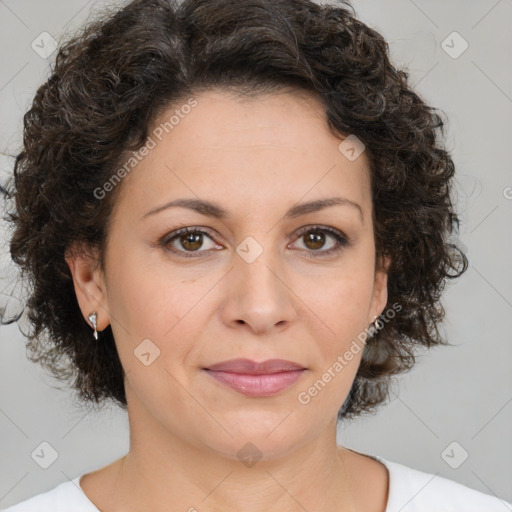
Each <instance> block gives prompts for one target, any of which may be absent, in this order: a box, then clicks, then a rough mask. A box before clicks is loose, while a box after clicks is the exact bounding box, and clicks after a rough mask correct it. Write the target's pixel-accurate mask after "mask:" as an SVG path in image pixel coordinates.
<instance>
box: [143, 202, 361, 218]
mask: <svg viewBox="0 0 512 512" xmlns="http://www.w3.org/2000/svg"><path fill="white" fill-rule="evenodd" d="M332 206H350V207H352V208H354V209H356V210H357V211H358V212H359V216H360V217H361V221H363V210H362V208H361V206H360V205H359V204H357V203H355V202H354V201H351V200H350V199H347V198H345V197H330V198H326V199H317V200H315V201H310V202H308V203H301V204H297V205H294V206H292V207H291V208H290V209H289V210H288V211H287V212H286V213H285V215H284V218H285V219H294V218H296V217H300V216H301V215H306V214H308V213H314V212H317V211H320V210H324V209H325V208H330V207H332ZM175 207H181V208H188V209H190V210H194V211H196V212H197V213H200V214H201V215H205V216H207V217H214V218H216V219H220V220H224V219H229V218H231V216H232V215H231V213H230V212H229V211H228V210H225V209H224V208H222V207H221V206H219V205H218V204H215V203H212V202H210V201H205V200H202V199H175V200H173V201H170V202H168V203H165V204H163V205H161V206H157V207H156V208H153V209H152V210H149V211H148V212H146V213H145V214H144V215H142V217H140V220H143V219H145V218H147V217H149V216H151V215H155V214H157V213H159V212H161V211H163V210H167V209H169V208H175Z"/></svg>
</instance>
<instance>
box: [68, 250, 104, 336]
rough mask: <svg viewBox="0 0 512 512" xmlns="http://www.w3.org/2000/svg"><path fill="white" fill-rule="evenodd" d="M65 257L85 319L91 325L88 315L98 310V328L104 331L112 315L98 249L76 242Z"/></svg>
mask: <svg viewBox="0 0 512 512" xmlns="http://www.w3.org/2000/svg"><path fill="white" fill-rule="evenodd" d="M64 259H65V260H66V263H67V264H68V266H69V269H70V271H71V275H72V277H73V284H74V287H75V293H76V297H77V300H78V304H79V306H80V310H81V311H82V315H83V316H84V318H85V321H86V322H87V323H88V324H89V325H91V322H90V321H89V318H88V317H89V315H90V314H91V313H93V312H94V311H96V313H97V315H98V318H97V326H98V327H97V329H98V331H102V330H103V329H105V327H107V326H108V324H109V323H110V317H109V314H108V303H107V294H106V285H105V280H104V276H103V272H102V271H101V268H100V264H99V259H98V251H97V250H96V249H92V248H91V247H86V246H84V245H83V244H79V245H76V244H75V245H73V246H72V247H71V248H70V249H68V250H67V251H66V254H65V257H64Z"/></svg>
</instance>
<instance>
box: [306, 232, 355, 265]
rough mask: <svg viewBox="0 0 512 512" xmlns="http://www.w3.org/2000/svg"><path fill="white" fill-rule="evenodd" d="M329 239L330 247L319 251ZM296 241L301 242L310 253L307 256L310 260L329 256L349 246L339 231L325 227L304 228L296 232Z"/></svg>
mask: <svg viewBox="0 0 512 512" xmlns="http://www.w3.org/2000/svg"><path fill="white" fill-rule="evenodd" d="M329 238H330V239H331V244H330V247H329V248H328V249H326V250H320V249H322V248H323V247H324V246H325V245H326V241H328V239H329ZM297 239H298V240H302V241H303V243H304V246H305V250H306V251H308V252H309V253H310V254H309V256H310V257H312V258H317V257H319V256H326V255H331V254H333V253H336V252H338V251H340V250H341V249H343V248H344V247H347V246H348V245H350V244H349V241H348V240H347V237H346V236H345V235H344V234H343V233H342V232H341V231H338V230H337V229H334V228H329V227H325V226H306V227H305V228H302V229H300V230H299V231H298V233H297Z"/></svg>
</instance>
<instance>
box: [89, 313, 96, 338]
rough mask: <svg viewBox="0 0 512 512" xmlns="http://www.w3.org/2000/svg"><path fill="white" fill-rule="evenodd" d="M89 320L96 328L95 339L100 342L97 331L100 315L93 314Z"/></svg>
mask: <svg viewBox="0 0 512 512" xmlns="http://www.w3.org/2000/svg"><path fill="white" fill-rule="evenodd" d="M87 318H89V322H91V323H92V325H93V326H94V333H93V335H94V338H95V339H96V341H98V331H97V329H96V327H97V323H96V322H97V318H98V314H97V313H96V312H94V313H91V314H90V315H89V316H88V317H87Z"/></svg>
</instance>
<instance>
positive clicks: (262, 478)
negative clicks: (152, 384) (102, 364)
mask: <svg viewBox="0 0 512 512" xmlns="http://www.w3.org/2000/svg"><path fill="white" fill-rule="evenodd" d="M147 427H148V425H147V424H145V429H144V432H145V433H146V434H145V435H144V433H143V432H141V431H139V430H138V429H137V428H136V425H133V426H131V429H130V450H129V452H128V454H127V455H126V456H125V457H123V459H121V460H120V461H119V465H118V471H117V474H116V475H115V476H114V478H115V483H114V484H113V485H114V487H115V491H114V494H115V498H114V497H113V502H115V504H116V508H115V509H114V508H112V510H117V507H119V509H120V510H123V511H127V512H129V511H132V510H133V511H135V510H147V509H150V510H152V511H153V512H164V511H166V512H167V511H168V510H169V507H172V509H173V510H184V511H188V512H195V511H201V510H209V511H226V510H244V512H264V511H265V512H274V511H275V512H277V511H279V512H288V511H290V512H291V511H293V512H296V511H303V510H315V511H318V512H323V511H326V512H327V511H328V510H329V511H332V510H346V511H350V512H353V511H355V505H354V500H355V498H354V497H353V496H352V493H353V492H354V486H353V484H352V481H351V480H350V471H349V469H348V468H346V467H345V466H346V464H345V463H346V460H347V459H346V457H345V454H346V450H345V449H344V448H342V447H338V446H337V444H336V424H335V422H334V423H333V425H330V428H329V429H327V430H326V432H324V433H323V435H321V436H319V437H318V438H315V439H313V440H311V441H310V442H308V443H305V444H304V445H302V446H301V447H300V448H296V449H294V450H292V451H289V452H288V453H286V454H280V456H276V457H275V458H272V459H268V458H265V457H264V456H263V457H262V458H261V459H259V460H256V459H257V457H256V456H254V457H252V458H253V460H251V455H252V453H251V451H252V450H254V454H256V448H253V447H251V446H250V445H249V446H247V447H246V451H247V453H248V454H249V457H246V458H244V459H243V460H239V459H238V458H229V457H226V456H222V455H220V454H219V453H216V452H215V451H214V450H212V449H210V448H208V447H204V446H192V445H190V444H189V443H187V442H186V441H184V440H183V439H182V438H177V437H174V436H173V435H171V434H170V433H169V432H168V431H167V432H166V433H165V435H161V436H160V435H156V436H155V431H154V430H152V429H148V428H147ZM149 433H151V435H148V434H149ZM121 505H122V506H121Z"/></svg>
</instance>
